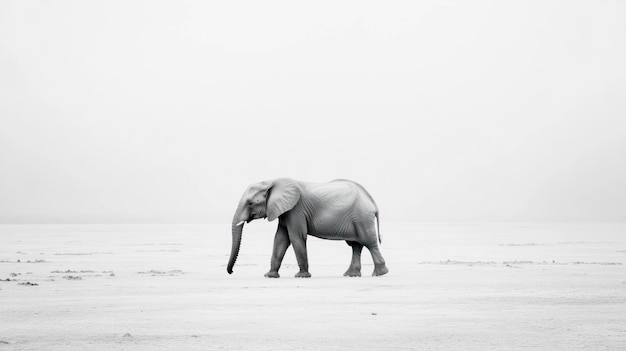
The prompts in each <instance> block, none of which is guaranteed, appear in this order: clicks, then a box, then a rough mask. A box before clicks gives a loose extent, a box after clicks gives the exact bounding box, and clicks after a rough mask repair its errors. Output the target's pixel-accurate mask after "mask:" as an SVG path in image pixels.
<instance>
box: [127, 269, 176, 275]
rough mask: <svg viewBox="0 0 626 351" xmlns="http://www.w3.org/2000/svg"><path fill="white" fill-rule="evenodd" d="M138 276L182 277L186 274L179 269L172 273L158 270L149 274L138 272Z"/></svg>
mask: <svg viewBox="0 0 626 351" xmlns="http://www.w3.org/2000/svg"><path fill="white" fill-rule="evenodd" d="M137 274H150V275H151V276H157V275H160V276H166V275H168V276H177V275H181V274H185V272H183V271H181V270H179V269H174V270H171V271H167V272H166V271H157V270H149V271H147V272H137Z"/></svg>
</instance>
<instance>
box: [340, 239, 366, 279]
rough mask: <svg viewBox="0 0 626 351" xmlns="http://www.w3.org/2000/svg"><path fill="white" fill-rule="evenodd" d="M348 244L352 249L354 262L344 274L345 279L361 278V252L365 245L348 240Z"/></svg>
mask: <svg viewBox="0 0 626 351" xmlns="http://www.w3.org/2000/svg"><path fill="white" fill-rule="evenodd" d="M346 243H348V245H350V246H351V247H352V262H350V267H348V270H347V271H346V272H345V273H344V274H343V275H344V276H345V277H360V276H361V251H363V245H361V244H360V243H357V242H356V241H349V240H346Z"/></svg>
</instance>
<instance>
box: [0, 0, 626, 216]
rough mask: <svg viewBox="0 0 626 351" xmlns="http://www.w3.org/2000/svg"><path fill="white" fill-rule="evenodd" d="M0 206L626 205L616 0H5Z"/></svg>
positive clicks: (620, 211)
mask: <svg viewBox="0 0 626 351" xmlns="http://www.w3.org/2000/svg"><path fill="white" fill-rule="evenodd" d="M0 6H1V8H0V77H2V79H1V80H0V116H1V117H0V223H4V224H9V223H23V224H27V223H117V222H122V223H161V222H163V223H211V222H212V223H228V222H230V220H231V218H232V215H233V213H234V211H235V207H236V205H237V202H238V200H239V197H240V196H241V194H242V193H243V191H244V190H245V188H246V187H247V186H248V185H249V184H251V183H253V182H257V181H261V180H266V179H272V178H279V177H291V178H294V179H299V180H303V181H311V182H325V181H329V180H332V179H337V178H347V179H352V180H355V181H357V182H359V183H361V184H362V185H363V186H364V187H365V188H366V189H368V190H369V191H370V193H371V194H372V196H373V197H374V199H375V200H376V202H377V203H378V207H379V208H380V213H381V222H382V223H385V222H487V221H510V222H527V221H547V222H558V221H573V222H578V221H625V220H626V183H625V182H624V179H626V162H624V160H626V119H624V116H626V104H625V103H624V96H626V65H624V62H626V46H625V45H624V44H623V43H625V42H626V32H625V31H624V21H623V14H624V13H625V11H624V10H625V6H626V5H624V4H617V3H616V4H598V3H591V2H584V3H579V4H571V3H569V2H565V1H563V2H558V1H557V2H549V3H545V4H543V3H535V2H531V3H500V2H490V1H477V2H471V3H448V2H419V3H414V2H398V3H385V4H384V6H383V5H381V4H378V3H375V2H341V3H334V2H333V3H330V2H318V3H316V4H315V5H312V4H299V3H292V2H272V3H255V2H249V3H246V4H245V6H238V5H237V4H232V3H220V4H213V3H185V4H178V3H168V2H149V3H142V2H129V3H124V5H121V3H116V2H69V3H64V4H63V5H62V6H61V5H59V4H56V3H48V2H43V1H42V2H2V3H0Z"/></svg>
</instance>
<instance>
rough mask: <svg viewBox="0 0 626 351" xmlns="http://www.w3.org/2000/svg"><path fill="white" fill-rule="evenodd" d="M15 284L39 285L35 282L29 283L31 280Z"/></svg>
mask: <svg viewBox="0 0 626 351" xmlns="http://www.w3.org/2000/svg"><path fill="white" fill-rule="evenodd" d="M17 285H26V286H37V285H39V284H37V283H31V282H23V283H17Z"/></svg>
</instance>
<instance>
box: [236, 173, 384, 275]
mask: <svg viewBox="0 0 626 351" xmlns="http://www.w3.org/2000/svg"><path fill="white" fill-rule="evenodd" d="M259 218H267V219H268V220H269V221H270V222H271V221H273V220H275V219H276V218H278V229H277V231H276V236H275V237H274V249H273V251H272V260H271V265H270V270H269V272H267V273H265V276H266V277H268V278H278V277H279V276H280V275H279V274H278V270H279V269H280V264H281V263H282V261H283V257H284V256H285V252H286V251H287V248H288V247H289V245H292V246H293V249H294V251H295V253H296V259H297V260H298V266H299V267H300V271H299V272H298V273H297V274H296V277H298V278H309V277H311V273H309V261H308V258H307V250H306V239H307V234H309V235H313V236H316V237H318V238H322V239H331V240H345V241H346V242H347V243H348V245H350V246H351V247H352V261H351V263H350V267H349V268H348V270H347V271H346V272H345V273H344V275H345V276H350V277H359V276H361V251H362V250H363V246H365V247H367V248H368V250H369V251H370V253H371V254H372V258H373V260H374V272H373V274H372V275H374V276H378V275H383V274H385V273H387V272H388V270H387V266H386V265H385V260H384V259H383V256H382V255H381V254H380V250H379V248H378V242H380V234H379V237H378V241H377V238H376V232H377V221H378V208H377V206H376V203H374V200H373V199H372V197H371V196H370V195H369V194H368V193H367V191H366V190H365V189H364V188H363V187H362V186H361V185H359V184H357V183H355V182H352V181H349V180H343V179H338V180H334V181H332V182H328V183H307V182H301V181H296V180H293V179H290V178H280V179H275V180H267V181H263V182H259V183H255V184H252V185H250V186H249V187H248V189H246V191H245V192H244V194H243V196H242V197H241V200H240V201H239V205H238V206H237V210H236V211H235V215H234V217H233V224H232V235H233V244H232V249H231V252H230V260H229V261H228V267H227V271H228V273H229V274H231V273H232V272H233V266H234V265H235V261H236V260H237V255H238V254H239V247H240V244H241V233H242V231H243V225H244V223H249V222H250V221H252V220H254V219H259ZM375 221H376V223H375Z"/></svg>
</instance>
